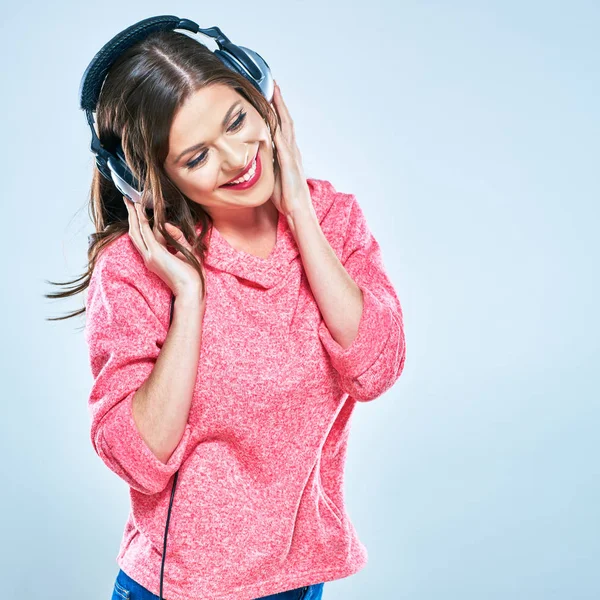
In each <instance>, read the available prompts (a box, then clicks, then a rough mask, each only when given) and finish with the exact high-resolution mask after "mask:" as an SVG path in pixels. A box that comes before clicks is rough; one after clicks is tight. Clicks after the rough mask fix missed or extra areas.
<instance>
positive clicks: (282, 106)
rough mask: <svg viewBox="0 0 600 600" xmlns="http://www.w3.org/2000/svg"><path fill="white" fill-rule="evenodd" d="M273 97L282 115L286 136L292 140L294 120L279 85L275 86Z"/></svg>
mask: <svg viewBox="0 0 600 600" xmlns="http://www.w3.org/2000/svg"><path fill="white" fill-rule="evenodd" d="M273 97H274V98H275V101H276V103H277V104H276V106H277V111H278V112H279V114H280V118H281V121H282V125H283V127H284V135H285V136H286V137H287V138H288V139H289V140H291V139H293V137H294V120H293V119H292V115H291V114H290V111H289V110H288V107H287V105H286V103H285V102H284V101H283V96H282V95H281V90H280V88H279V85H277V84H275V94H274V96H273Z"/></svg>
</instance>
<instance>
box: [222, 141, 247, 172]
mask: <svg viewBox="0 0 600 600" xmlns="http://www.w3.org/2000/svg"><path fill="white" fill-rule="evenodd" d="M224 156H225V159H224V160H223V170H224V171H225V173H227V174H229V175H231V177H235V176H236V174H237V173H239V172H240V171H241V170H242V169H243V168H244V167H245V166H246V165H247V164H248V159H249V149H248V146H246V145H243V146H237V147H227V148H226V149H225V154H224Z"/></svg>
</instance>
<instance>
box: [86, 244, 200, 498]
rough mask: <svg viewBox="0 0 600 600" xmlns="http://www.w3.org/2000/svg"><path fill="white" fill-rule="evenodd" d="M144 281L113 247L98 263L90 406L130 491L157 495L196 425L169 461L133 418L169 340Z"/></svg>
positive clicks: (113, 465)
mask: <svg viewBox="0 0 600 600" xmlns="http://www.w3.org/2000/svg"><path fill="white" fill-rule="evenodd" d="M118 243H119V240H116V241H115V242H112V244H118ZM136 251H137V250H136ZM140 260H141V259H140ZM137 269H138V270H139V266H138V267H137ZM144 281H147V280H145V279H144V276H143V275H140V273H136V267H135V264H131V258H127V256H126V253H124V252H120V251H119V252H114V251H113V249H112V248H111V247H110V246H109V247H108V248H105V249H104V250H103V252H102V253H101V255H100V256H99V258H98V260H97V262H96V265H95V267H94V271H93V273H92V277H91V280H90V284H89V286H88V290H87V296H86V324H85V337H86V341H87V344H88V347H89V360H90V366H91V371H92V375H93V377H94V382H93V384H92V389H91V392H90V395H89V402H88V406H89V410H90V413H91V431H90V436H91V441H92V445H93V447H94V450H95V451H96V453H97V454H98V456H100V458H101V459H102V460H103V462H104V463H105V464H106V465H107V466H108V467H109V468H110V469H111V470H112V471H114V472H115V473H116V474H117V475H118V476H119V477H120V478H121V479H123V480H124V481H125V482H126V483H127V484H129V486H131V487H132V488H134V489H136V490H138V491H139V492H142V493H143V494H154V493H157V492H160V491H162V490H163V489H164V488H165V487H166V486H167V484H168V482H169V479H170V478H171V476H172V475H173V473H175V471H177V470H178V469H179V467H180V465H181V462H182V460H183V455H184V453H185V450H186V447H187V445H188V442H189V438H190V425H189V423H188V424H186V427H185V431H184V434H183V436H182V438H181V440H180V442H179V444H178V445H177V447H176V448H175V450H174V452H173V453H172V454H171V456H170V458H169V460H168V461H167V462H166V463H163V462H162V461H161V460H159V459H158V458H157V457H156V456H155V455H154V453H153V452H152V451H151V450H150V448H149V447H148V445H147V444H146V442H145V441H144V438H143V437H142V436H141V434H140V432H139V430H138V429H137V426H136V424H135V421H134V419H133V413H132V402H133V396H134V393H135V391H136V390H137V389H138V388H139V387H140V386H141V385H142V383H144V381H145V380H146V379H147V378H148V377H149V375H150V373H151V371H152V368H153V366H154V364H155V362H156V358H157V357H158V354H159V352H160V348H161V347H162V344H163V342H164V339H165V337H166V334H167V330H166V329H165V325H164V324H162V323H161V322H160V320H159V319H158V318H157V316H156V315H155V314H154V312H153V311H152V309H151V308H150V305H149V304H148V301H147V295H145V294H144V292H143V288H144V284H143V282H144ZM166 302H167V303H168V302H169V300H166Z"/></svg>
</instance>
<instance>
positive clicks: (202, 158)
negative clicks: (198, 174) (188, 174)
mask: <svg viewBox="0 0 600 600" xmlns="http://www.w3.org/2000/svg"><path fill="white" fill-rule="evenodd" d="M245 120H246V112H244V110H243V109H242V110H240V112H239V113H238V117H237V119H236V120H235V121H234V122H233V123H232V124H231V125H230V126H229V127H228V128H227V131H228V132H235V131H238V130H240V129H241V128H242V125H243V124H244V121H245ZM207 155H208V150H205V151H204V152H202V153H201V154H200V155H199V156H198V157H197V158H195V159H194V160H192V161H190V162H189V163H187V164H186V165H185V166H186V168H187V169H188V171H191V170H192V169H195V168H196V167H199V166H200V165H203V164H204V163H205V162H206V156H207Z"/></svg>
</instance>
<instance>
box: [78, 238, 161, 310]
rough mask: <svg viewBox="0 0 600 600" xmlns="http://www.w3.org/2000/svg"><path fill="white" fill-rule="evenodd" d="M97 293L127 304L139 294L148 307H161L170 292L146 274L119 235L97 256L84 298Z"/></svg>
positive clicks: (134, 250)
mask: <svg viewBox="0 0 600 600" xmlns="http://www.w3.org/2000/svg"><path fill="white" fill-rule="evenodd" d="M98 291H100V292H101V294H102V296H103V297H104V299H105V300H111V299H112V300H122V301H123V302H124V303H125V302H127V301H128V299H129V300H131V295H132V294H133V295H136V296H137V295H138V294H141V295H142V296H143V297H144V299H145V300H146V302H147V303H148V304H149V305H150V306H156V303H159V305H162V304H163V303H164V300H165V296H170V293H171V292H170V289H169V287H168V286H167V284H166V283H165V282H164V281H163V280H162V279H161V278H160V277H158V275H156V274H155V273H153V272H152V271H150V270H149V269H148V268H147V267H146V264H145V263H144V259H143V258H142V256H141V254H140V253H139V251H138V249H137V248H136V246H135V244H134V243H133V240H132V239H131V238H130V237H129V234H127V233H123V234H122V235H120V236H119V237H117V238H115V239H114V240H112V241H111V242H109V243H108V244H107V245H106V246H104V247H103V248H102V249H101V250H100V251H99V253H98V256H97V258H96V262H95V264H94V269H93V271H92V275H91V278H90V283H89V286H88V290H87V295H86V297H89V295H90V294H93V293H95V292H98Z"/></svg>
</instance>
